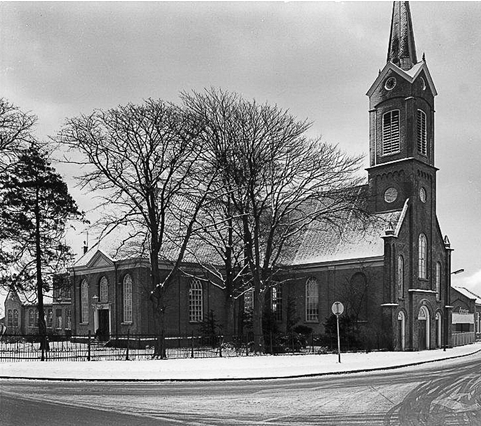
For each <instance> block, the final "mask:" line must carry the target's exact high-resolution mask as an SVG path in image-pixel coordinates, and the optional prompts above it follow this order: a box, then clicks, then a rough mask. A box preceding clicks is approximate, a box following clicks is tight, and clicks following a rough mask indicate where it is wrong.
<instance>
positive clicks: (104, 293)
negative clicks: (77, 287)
mask: <svg viewBox="0 0 481 426" xmlns="http://www.w3.org/2000/svg"><path fill="white" fill-rule="evenodd" d="M99 287H100V297H99V302H101V303H106V302H108V301H109V282H108V281H107V277H102V278H101V279H100V285H99Z"/></svg>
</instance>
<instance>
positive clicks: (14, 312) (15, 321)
mask: <svg viewBox="0 0 481 426" xmlns="http://www.w3.org/2000/svg"><path fill="white" fill-rule="evenodd" d="M13 326H14V327H18V310H17V309H14V310H13Z"/></svg>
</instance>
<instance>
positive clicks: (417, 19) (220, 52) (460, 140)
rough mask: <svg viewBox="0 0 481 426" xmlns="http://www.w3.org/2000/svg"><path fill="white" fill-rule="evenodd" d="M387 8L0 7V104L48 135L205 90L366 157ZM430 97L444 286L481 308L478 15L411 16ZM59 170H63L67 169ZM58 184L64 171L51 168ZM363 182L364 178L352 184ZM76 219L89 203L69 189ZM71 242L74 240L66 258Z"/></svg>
mask: <svg viewBox="0 0 481 426" xmlns="http://www.w3.org/2000/svg"><path fill="white" fill-rule="evenodd" d="M391 8H392V3H391V2H372V3H368V2H315V3H314V2H309V3H301V2H289V3H281V2H233V3H232V2H229V3H224V2H195V3H187V2H186V3H183V2H182V3H181V2H148V3H140V2H132V3H130V2H104V3H97V2H78V3H77V2H66V3H63V2H62V3H60V2H52V3H43V2H33V3H30V2H3V1H2V2H0V89H1V90H0V95H1V96H4V97H6V98H7V99H8V100H9V101H11V102H13V103H14V104H16V105H17V106H18V107H20V108H21V109H22V110H25V111H31V112H33V113H34V114H36V115H37V116H38V118H39V121H38V125H37V128H36V132H37V135H38V136H39V137H41V138H45V137H47V136H48V135H55V134H56V132H57V131H58V130H59V129H60V127H61V125H62V123H63V122H64V120H65V118H66V117H72V116H76V115H78V114H81V113H86V114H88V113H90V112H91V111H92V110H93V109H95V108H104V109H105V108H110V107H115V106H118V105H121V104H125V103H127V102H134V103H140V102H142V100H143V99H146V98H149V97H151V98H154V99H159V98H160V99H163V100H166V101H173V102H177V101H178V93H179V92H180V91H183V90H187V91H189V90H192V89H195V90H202V89H203V88H205V87H211V86H213V87H218V88H222V89H225V90H229V91H235V92H238V93H240V94H241V95H243V96H244V97H245V98H247V99H252V98H255V99H256V100H257V101H259V102H266V101H267V102H269V103H270V104H277V105H278V106H280V107H282V108H285V109H289V110H290V112H291V113H292V114H293V115H295V116H297V117H298V118H300V119H304V118H308V119H309V120H311V121H313V122H314V124H313V127H312V135H313V136H314V135H322V137H323V139H324V140H325V141H327V142H330V143H335V144H338V145H339V146H340V147H341V148H342V149H343V150H344V151H346V152H348V153H351V154H364V155H366V160H365V166H366V167H367V165H368V158H367V154H368V146H369V133H368V98H367V96H365V93H366V91H367V90H368V89H369V87H370V85H371V83H372V82H373V81H374V80H375V78H376V77H377V75H378V70H379V69H381V68H383V67H384V65H385V63H386V55H387V45H388V39H389V29H390V20H391ZM411 13H412V18H413V26H414V34H415V41H416V49H417V52H418V59H420V58H421V57H422V54H423V52H425V54H426V61H427V64H428V66H429V69H430V71H431V75H432V77H433V80H434V84H435V85H436V88H437V91H438V93H439V94H438V96H437V98H436V137H435V147H436V166H437V167H438V168H439V169H440V170H439V172H438V174H437V188H438V190H437V200H438V202H437V212H438V218H439V222H440V226H441V230H442V232H443V234H445V235H448V236H449V239H450V240H451V244H452V247H453V248H454V249H455V251H454V253H453V270H456V269H459V268H464V269H465V272H464V273H463V274H460V275H457V276H455V277H454V284H458V285H466V286H468V287H471V288H475V289H476V290H477V292H478V294H481V221H480V215H481V166H480V163H481V161H480V160H481V155H480V153H481V136H480V133H481V132H480V127H481V53H480V52H481V30H480V22H481V2H411ZM70 169H71V168H70ZM60 170H61V172H62V173H63V174H64V177H65V179H66V180H67V181H68V182H72V179H71V178H72V171H71V170H68V169H65V168H61V169H60ZM366 176H367V174H366ZM72 193H73V194H74V196H75V197H76V199H77V201H78V203H79V205H80V208H81V209H85V210H87V209H89V208H90V207H91V205H92V200H91V195H89V194H80V193H79V191H78V190H75V189H72ZM83 239H85V237H84V236H83V235H74V237H73V242H74V244H75V247H74V249H75V250H76V251H79V250H80V246H81V243H82V240H83Z"/></svg>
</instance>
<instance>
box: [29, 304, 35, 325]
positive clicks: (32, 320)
mask: <svg viewBox="0 0 481 426" xmlns="http://www.w3.org/2000/svg"><path fill="white" fill-rule="evenodd" d="M34 323H35V312H34V311H33V308H30V309H29V310H28V326H29V327H33V324H34Z"/></svg>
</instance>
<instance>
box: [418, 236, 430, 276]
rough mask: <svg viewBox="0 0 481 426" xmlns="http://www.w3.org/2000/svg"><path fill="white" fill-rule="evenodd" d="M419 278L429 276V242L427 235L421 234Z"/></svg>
mask: <svg viewBox="0 0 481 426" xmlns="http://www.w3.org/2000/svg"><path fill="white" fill-rule="evenodd" d="M418 257H419V266H418V269H419V273H418V276H419V278H422V279H426V278H427V277H428V276H427V261H428V244H427V239H426V235H424V234H421V235H419V256H418Z"/></svg>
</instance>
